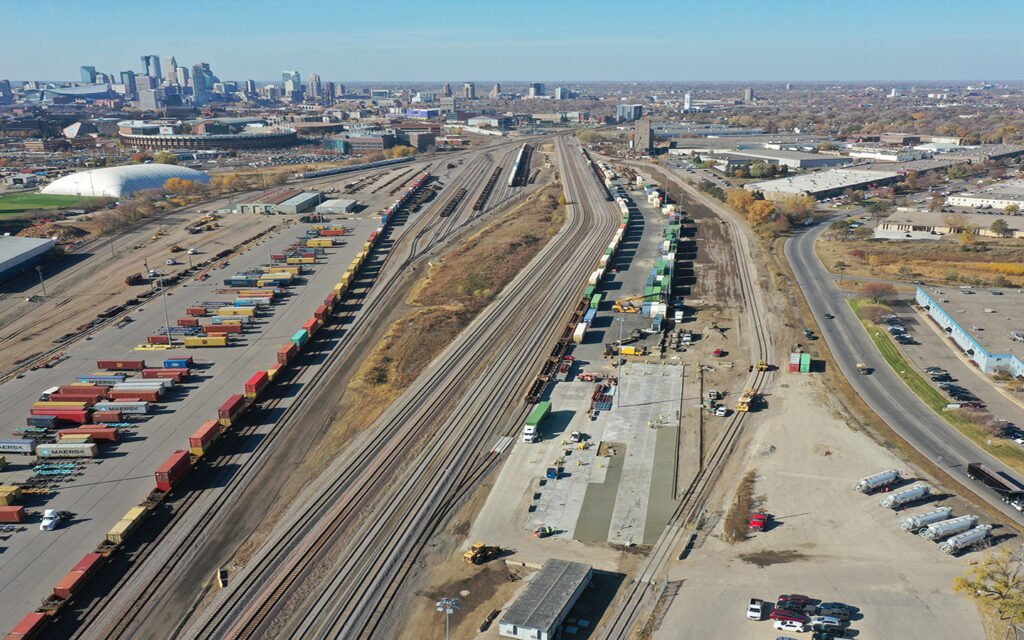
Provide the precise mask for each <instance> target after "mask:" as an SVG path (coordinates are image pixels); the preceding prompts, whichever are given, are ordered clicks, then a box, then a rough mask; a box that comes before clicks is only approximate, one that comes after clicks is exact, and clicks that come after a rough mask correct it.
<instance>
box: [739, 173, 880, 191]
mask: <svg viewBox="0 0 1024 640" xmlns="http://www.w3.org/2000/svg"><path fill="white" fill-rule="evenodd" d="M898 175H899V174H898V173H896V172H894V171H889V172H883V171H862V170H857V169H831V170H829V171H816V172H814V173H805V174H802V175H798V176H791V177H788V178H779V179H777V180H765V181H763V182H752V183H749V184H747V185H745V187H744V188H746V189H750V190H753V191H771V192H777V193H801V192H803V191H807V192H808V193H815V192H818V191H827V190H830V189H842V188H845V187H851V186H855V185H860V184H866V183H870V182H874V181H876V180H884V179H886V178H895V177H896V176H898Z"/></svg>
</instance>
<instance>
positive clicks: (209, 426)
mask: <svg viewBox="0 0 1024 640" xmlns="http://www.w3.org/2000/svg"><path fill="white" fill-rule="evenodd" d="M221 427H222V425H221V424H220V422H218V421H217V420H207V421H206V422H204V423H203V426H201V427H199V429H197V430H196V432H195V433H193V434H192V436H191V437H190V438H189V439H188V446H189V452H190V453H191V454H192V455H194V456H196V457H199V456H202V455H204V454H205V453H206V452H207V451H209V449H210V447H211V446H213V443H214V442H216V441H217V438H219V437H220V434H221V432H222V431H221Z"/></svg>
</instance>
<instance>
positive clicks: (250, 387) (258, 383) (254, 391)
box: [245, 371, 270, 398]
mask: <svg viewBox="0 0 1024 640" xmlns="http://www.w3.org/2000/svg"><path fill="white" fill-rule="evenodd" d="M268 382H270V378H268V377H267V372H266V371H258V372H256V374H255V375H253V377H251V378H249V381H248V382H246V383H245V396H246V397H247V398H255V397H256V396H258V395H260V392H261V391H263V389H264V387H266V386H267V383H268Z"/></svg>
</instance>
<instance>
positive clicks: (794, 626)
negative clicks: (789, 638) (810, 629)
mask: <svg viewBox="0 0 1024 640" xmlns="http://www.w3.org/2000/svg"><path fill="white" fill-rule="evenodd" d="M772 626H773V627H775V630H776V631H798V632H803V631H806V627H805V626H804V623H802V622H799V621H797V620H776V621H775V622H774V623H772Z"/></svg>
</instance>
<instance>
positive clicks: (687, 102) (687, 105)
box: [683, 93, 693, 111]
mask: <svg viewBox="0 0 1024 640" xmlns="http://www.w3.org/2000/svg"><path fill="white" fill-rule="evenodd" d="M692 108H693V99H692V97H691V96H690V94H689V93H687V94H686V95H684V96H683V111H689V110H690V109H692Z"/></svg>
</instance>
